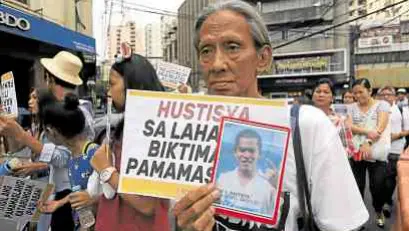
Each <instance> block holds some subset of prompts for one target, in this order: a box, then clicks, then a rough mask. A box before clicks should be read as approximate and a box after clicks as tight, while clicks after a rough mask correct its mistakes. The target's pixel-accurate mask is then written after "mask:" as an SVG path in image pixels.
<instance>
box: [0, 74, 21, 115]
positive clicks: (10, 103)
mask: <svg viewBox="0 0 409 231" xmlns="http://www.w3.org/2000/svg"><path fill="white" fill-rule="evenodd" d="M1 103H2V106H3V111H4V113H5V114H7V115H11V116H13V117H17V116H18V104H17V97H16V88H15V85H14V77H13V72H7V73H6V74H4V75H2V76H1Z"/></svg>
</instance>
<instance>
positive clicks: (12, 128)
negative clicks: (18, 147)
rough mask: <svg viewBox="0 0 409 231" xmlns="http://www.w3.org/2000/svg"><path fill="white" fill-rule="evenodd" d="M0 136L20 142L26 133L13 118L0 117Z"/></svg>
mask: <svg viewBox="0 0 409 231" xmlns="http://www.w3.org/2000/svg"><path fill="white" fill-rule="evenodd" d="M0 134H1V135H3V136H7V137H13V138H14V139H15V140H17V141H20V140H21V138H22V137H23V136H24V135H25V134H26V133H25V131H24V129H23V128H22V127H21V126H20V125H19V124H18V123H17V121H16V120H15V119H14V118H12V117H8V116H0Z"/></svg>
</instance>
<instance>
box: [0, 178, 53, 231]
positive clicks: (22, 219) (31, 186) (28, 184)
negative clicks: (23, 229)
mask: <svg viewBox="0 0 409 231" xmlns="http://www.w3.org/2000/svg"><path fill="white" fill-rule="evenodd" d="M52 191H53V186H52V185H50V184H47V183H45V182H41V181H34V180H28V179H22V178H17V177H10V176H2V177H0V225H2V224H8V225H11V224H13V223H15V224H16V225H20V226H21V225H24V224H25V223H27V222H28V221H33V222H37V221H38V219H39V218H40V212H39V211H38V209H37V202H38V201H44V200H46V199H47V198H48V197H49V196H50V195H51V193H52ZM14 230H16V228H14Z"/></svg>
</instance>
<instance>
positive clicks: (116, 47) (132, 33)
mask: <svg viewBox="0 0 409 231" xmlns="http://www.w3.org/2000/svg"><path fill="white" fill-rule="evenodd" d="M123 42H127V43H129V44H130V45H131V48H132V51H133V52H134V53H137V54H141V55H145V48H144V32H143V30H142V29H141V28H140V27H138V26H137V25H136V23H135V22H133V21H128V22H127V23H125V24H124V25H119V26H111V28H110V32H109V33H108V49H107V58H108V60H109V61H110V63H112V62H114V60H115V56H116V55H118V54H119V53H120V49H121V43H123Z"/></svg>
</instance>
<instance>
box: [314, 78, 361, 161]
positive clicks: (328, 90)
mask: <svg viewBox="0 0 409 231" xmlns="http://www.w3.org/2000/svg"><path fill="white" fill-rule="evenodd" d="M333 99H334V85H333V83H332V81H331V80H330V79H327V78H322V79H319V80H318V82H317V83H316V85H315V87H314V91H313V94H312V101H313V104H314V106H315V107H317V108H319V109H321V110H322V111H323V112H324V113H325V114H326V115H327V116H328V117H329V118H330V120H331V121H332V123H333V124H334V125H335V127H336V128H337V130H338V133H339V136H340V138H341V141H342V144H343V146H344V147H345V150H346V152H347V154H348V157H351V156H352V155H353V154H354V153H355V152H356V150H355V147H354V145H353V142H352V131H351V122H350V120H349V119H348V116H347V108H344V109H345V110H343V111H344V112H345V113H343V114H341V113H337V112H336V111H337V110H333V109H332V107H331V105H332V101H333Z"/></svg>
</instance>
